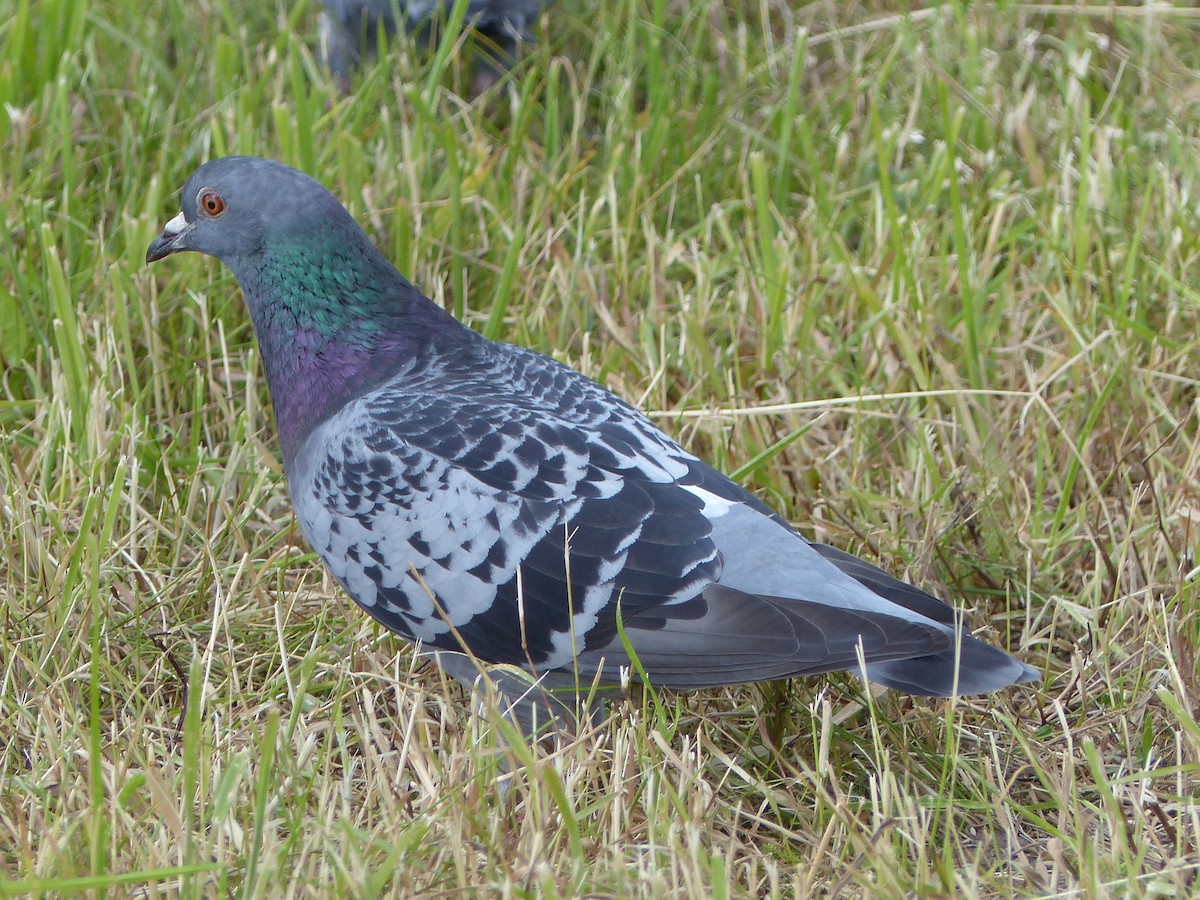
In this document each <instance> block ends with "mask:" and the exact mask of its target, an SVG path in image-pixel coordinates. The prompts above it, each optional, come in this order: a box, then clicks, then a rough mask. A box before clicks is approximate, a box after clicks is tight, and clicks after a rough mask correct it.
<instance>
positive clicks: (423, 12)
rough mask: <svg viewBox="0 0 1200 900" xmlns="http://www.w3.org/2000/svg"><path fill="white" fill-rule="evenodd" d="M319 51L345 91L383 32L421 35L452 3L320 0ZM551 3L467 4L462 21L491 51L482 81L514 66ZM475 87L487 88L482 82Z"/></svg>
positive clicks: (491, 0) (473, 0) (505, 0)
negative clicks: (321, 7)
mask: <svg viewBox="0 0 1200 900" xmlns="http://www.w3.org/2000/svg"><path fill="white" fill-rule="evenodd" d="M322 2H323V5H324V10H323V12H322V13H321V23H320V30H321V48H322V52H323V53H324V56H325V62H326V64H327V65H328V66H329V70H330V72H331V73H332V74H333V75H334V77H335V78H337V79H338V81H339V82H340V83H341V84H342V85H343V87H346V86H348V85H349V83H350V73H351V71H353V70H354V69H355V68H356V67H357V66H358V65H359V64H360V63H361V61H362V56H363V52H364V51H368V52H369V51H371V50H373V49H374V48H375V47H377V46H378V42H379V36H380V33H381V32H382V33H383V35H384V36H385V37H390V36H391V35H393V34H395V33H396V32H397V31H406V32H412V33H414V34H417V35H418V36H420V37H424V36H425V35H427V34H428V32H429V29H430V26H431V23H432V22H433V21H434V20H435V19H436V17H438V16H446V15H449V14H450V13H451V11H452V10H453V8H454V0H322ZM550 2H552V0H470V2H469V3H468V4H467V11H466V22H467V23H468V24H469V25H471V26H472V27H473V28H474V29H475V30H476V31H477V32H478V33H479V34H480V35H482V36H484V37H485V38H487V40H488V41H489V42H490V43H491V44H492V45H493V49H494V51H495V55H494V59H493V60H492V64H488V65H485V67H484V69H483V70H482V73H481V74H482V76H483V78H481V79H480V80H481V81H484V80H486V79H489V78H490V79H493V80H494V79H495V78H497V77H499V75H500V74H502V73H503V71H504V70H505V69H507V68H508V66H510V65H511V64H512V62H513V61H514V60H515V59H516V57H517V49H518V47H519V46H520V44H521V43H524V42H528V41H531V40H533V32H532V29H533V25H534V23H535V22H536V21H537V18H538V15H539V14H540V13H541V11H542V8H543V7H544V6H546V5H547V4H549V3H550ZM478 87H486V84H480V85H478Z"/></svg>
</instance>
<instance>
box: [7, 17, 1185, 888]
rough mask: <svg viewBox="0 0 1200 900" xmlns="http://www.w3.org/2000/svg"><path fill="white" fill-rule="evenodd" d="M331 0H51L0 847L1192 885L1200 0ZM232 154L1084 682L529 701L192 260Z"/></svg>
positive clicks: (270, 861) (306, 866)
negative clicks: (473, 19) (312, 458)
mask: <svg viewBox="0 0 1200 900" xmlns="http://www.w3.org/2000/svg"><path fill="white" fill-rule="evenodd" d="M317 6H318V4H317V3H316V0H309V2H308V3H307V4H305V3H300V4H298V5H296V6H294V7H285V6H280V5H269V4H267V5H262V4H259V5H254V4H249V5H248V4H240V5H238V4H228V3H225V2H223V0H213V2H211V3H200V4H197V3H182V2H180V0H167V2H165V3H163V4H161V9H159V7H155V9H156V14H154V15H147V14H146V12H145V9H144V8H143V7H142V6H139V5H135V4H133V3H130V2H129V0H93V2H91V3H84V2H82V0H42V2H40V3H36V4H35V3H31V2H29V0H18V2H17V8H16V10H17V11H16V15H15V16H13V17H12V18H10V19H9V20H7V21H6V22H3V23H0V43H2V44H3V46H4V52H3V55H2V56H0V104H2V105H0V110H2V112H0V199H2V202H0V211H2V214H3V217H4V228H5V231H6V233H7V235H8V240H7V241H3V242H0V358H2V360H3V382H2V386H3V392H2V396H0V439H2V440H3V442H4V445H5V447H6V449H7V452H6V453H4V454H2V455H0V534H2V535H3V539H2V540H0V603H2V608H0V895H4V896H8V895H20V896H25V895H31V896H60V895H66V894H71V893H75V892H81V893H82V892H87V893H90V894H93V895H124V894H129V893H136V894H138V895H139V896H152V895H153V896H159V895H176V894H179V895H184V896H217V895H219V896H226V895H230V894H235V895H238V896H248V897H249V896H280V895H334V896H343V895H344V896H363V897H370V896H379V895H390V896H396V895H414V896H415V895H422V896H444V895H455V896H457V895H461V894H468V895H476V894H478V895H485V896H492V895H498V896H499V895H502V896H517V897H526V896H529V897H533V896H536V897H559V896H561V897H575V896H581V895H592V896H615V897H642V896H645V897H659V896H679V897H699V896H712V897H750V896H756V897H757V896H781V897H782V896H804V895H808V894H811V893H815V892H821V893H826V894H831V895H869V896H911V895H914V894H922V895H923V894H934V895H946V896H950V895H953V896H996V895H1010V894H1017V895H1021V896H1035V897H1036V896H1050V895H1054V896H1075V895H1086V896H1096V895H1126V896H1148V895H1158V894H1164V893H1174V894H1187V893H1189V892H1190V891H1191V890H1192V889H1193V887H1192V886H1193V884H1194V881H1195V873H1196V871H1197V866H1200V850H1198V847H1200V807H1198V805H1197V802H1196V800H1195V799H1194V798H1195V797H1196V795H1197V792H1198V791H1200V762H1198V760H1200V725H1198V724H1197V715H1196V710H1197V709H1198V708H1200V672H1198V668H1197V652H1198V644H1200V615H1198V612H1197V609H1198V606H1197V604H1198V600H1200V596H1198V592H1200V587H1198V585H1197V578H1198V571H1200V570H1198V569H1197V562H1196V550H1197V545H1198V543H1200V537H1198V528H1197V526H1200V445H1198V443H1197V439H1196V435H1197V429H1198V428H1200V421H1198V418H1200V398H1198V393H1197V387H1198V385H1200V381H1198V379H1200V372H1198V371H1197V364H1196V360H1197V358H1198V356H1197V342H1196V334H1197V332H1198V331H1200V294H1198V293H1197V291H1196V289H1195V288H1194V287H1193V285H1194V284H1195V283H1196V282H1197V277H1196V273H1197V266H1198V264H1200V230H1198V228H1197V216H1198V214H1197V206H1196V198H1197V196H1200V166H1198V163H1197V154H1196V149H1195V148H1196V146H1197V139H1198V138H1200V104H1198V103H1197V99H1198V98H1200V94H1198V93H1197V88H1196V85H1197V84H1198V83H1200V80H1198V76H1200V49H1198V48H1200V42H1198V41H1197V36H1198V35H1197V29H1198V28H1200V20H1198V19H1197V17H1196V16H1195V15H1194V11H1193V10H1190V9H1179V10H1171V9H1168V8H1166V7H1164V6H1154V7H1150V6H1143V5H1136V6H1130V7H1124V8H1118V9H1109V8H1107V7H1104V8H1101V7H1099V6H1095V7H1088V6H1079V5H1074V4H1070V5H1063V6H1057V5H1022V4H1018V3H994V4H991V3H975V4H957V3H950V4H945V5H937V6H930V7H920V8H914V9H913V10H912V11H911V12H910V13H904V12H903V11H902V9H901V10H898V9H896V8H893V7H892V6H891V5H890V4H883V3H873V2H847V3H827V2H817V3H811V4H792V3H786V2H784V0H760V2H754V3H750V2H727V3H720V2H717V0H694V2H689V3H684V2H678V0H614V2H610V3H603V4H601V3H591V4H578V5H575V4H567V3H563V4H560V5H558V6H556V7H554V8H552V9H551V10H550V12H548V13H547V15H546V16H545V19H544V24H545V29H544V35H543V38H542V39H541V40H540V41H539V43H538V44H537V46H536V47H534V48H532V49H531V51H530V52H529V53H528V54H527V56H526V58H525V59H524V60H523V61H522V62H521V63H520V65H519V66H518V68H517V70H516V72H515V73H514V76H513V78H512V80H511V82H510V83H509V84H508V85H506V86H505V87H503V88H501V89H499V90H496V91H494V92H492V93H489V94H487V95H485V96H483V97H481V98H477V99H475V100H469V99H463V98H462V95H463V93H465V86H466V85H469V84H470V72H469V71H468V68H469V66H468V65H467V64H466V63H465V62H464V59H469V54H464V53H460V52H457V50H458V48H455V47H450V46H446V47H445V48H444V50H443V52H441V53H439V54H431V53H425V52H422V50H421V49H420V48H416V47H412V46H408V45H404V44H403V43H401V44H399V45H396V46H394V47H393V48H392V49H391V52H390V54H389V57H388V59H387V60H386V61H385V62H384V63H383V64H381V65H374V66H371V67H369V68H368V69H367V70H365V71H364V72H362V73H361V75H360V77H359V78H358V79H357V90H356V92H355V93H354V94H353V95H352V96H348V97H340V96H337V95H335V94H334V93H332V92H331V90H330V86H329V84H328V83H327V81H326V79H325V78H324V77H323V76H322V74H321V72H320V69H319V65H318V63H317V62H316V60H315V57H314V41H315V37H314V35H315V15H316V12H317V9H316V8H317ZM903 6H904V4H901V5H900V7H901V8H902V7H903ZM451 50H454V51H455V52H450V51H451ZM231 152H246V153H254V154H259V155H266V156H271V157H276V158H279V159H282V160H284V161H286V162H288V163H291V164H293V165H297V166H300V167H301V168H304V169H306V170H307V171H309V172H311V173H312V174H314V175H315V176H317V177H318V178H320V179H321V180H323V181H324V182H325V183H326V184H327V185H328V186H329V187H330V188H331V189H332V190H333V191H334V192H335V193H336V194H337V195H338V196H339V197H342V198H344V199H345V201H346V203H347V205H348V206H349V208H350V209H351V211H352V212H353V213H354V215H355V216H356V217H357V218H358V219H359V221H360V222H362V223H363V224H364V226H365V227H366V228H367V229H368V232H369V233H370V234H371V236H372V237H373V238H374V239H375V240H376V241H377V242H378V243H379V245H380V246H381V247H383V248H384V249H385V251H386V252H387V254H388V255H389V256H390V257H391V258H392V259H393V260H394V261H395V262H396V263H397V265H398V266H399V267H400V268H401V269H402V270H403V271H405V272H406V273H407V274H409V275H410V276H411V277H412V278H413V280H414V281H415V282H416V283H417V284H419V285H422V286H423V287H424V288H425V290H426V291H427V292H428V293H429V294H430V295H431V296H433V297H434V298H435V299H436V300H437V301H438V302H440V303H442V304H444V305H445V306H447V307H448V308H450V309H453V310H454V311H455V312H456V313H457V314H458V315H460V316H462V317H463V318H465V319H466V320H467V321H469V322H470V323H471V324H472V325H474V326H475V327H478V328H480V329H482V330H485V331H486V332H487V333H489V334H491V335H494V336H498V337H503V338H505V339H507V340H511V341H514V342H518V343H523V344H529V345H532V346H534V347H537V348H539V349H541V350H544V351H547V352H551V353H553V354H555V355H556V356H558V357H559V358H562V359H564V360H567V361H569V362H570V363H571V364H573V365H575V366H577V367H578V368H580V369H582V370H583V371H584V372H586V373H587V374H589V375H591V376H592V377H594V378H596V379H598V380H600V381H602V382H604V383H605V384H607V385H609V386H610V387H611V388H612V389H613V390H615V391H617V392H618V393H620V394H621V395H623V396H625V397H627V398H629V399H631V400H633V401H635V402H637V403H638V404H639V405H640V406H642V407H643V408H645V409H646V410H648V411H649V412H650V413H651V415H653V416H655V417H656V418H657V420H658V421H659V422H660V423H661V424H662V426H663V427H664V428H665V429H667V430H668V431H670V432H671V433H673V434H674V435H676V436H677V437H678V438H679V439H680V440H681V441H682V442H683V443H684V444H685V445H687V446H688V447H689V448H691V449H693V450H694V451H695V452H697V453H699V454H700V455H702V456H704V457H707V458H709V459H711V460H712V461H713V462H714V463H715V464H716V465H718V466H719V467H721V468H722V469H724V470H725V471H728V472H731V473H736V474H737V477H738V478H739V479H740V480H742V481H743V482H744V483H746V484H747V485H749V486H750V487H752V488H753V489H754V490H755V491H757V492H758V493H759V494H760V495H761V496H763V497H764V498H765V499H766V500H767V501H768V502H770V503H772V504H773V505H775V506H777V507H778V508H779V509H780V510H782V511H783V512H784V514H786V515H787V516H788V517H789V518H790V519H792V520H793V521H795V522H797V523H798V524H799V525H800V526H801V527H802V528H803V529H804V530H805V532H806V533H807V534H809V535H811V536H815V537H816V538H819V539H821V540H825V541H828V542H830V543H833V544H836V545H838V546H842V547H845V548H847V549H850V550H852V551H855V552H858V553H860V554H862V555H864V556H866V557H867V558H868V559H871V560H873V561H876V562H879V563H880V564H882V565H884V566H886V567H888V568H890V569H892V570H894V571H897V572H898V573H901V574H903V575H905V576H906V577H908V578H910V579H912V580H914V581H916V582H918V583H920V584H922V585H926V586H928V587H930V588H932V589H935V590H937V591H939V592H940V593H941V594H943V595H944V596H946V597H949V598H952V599H953V600H954V601H955V602H956V603H959V604H960V605H962V606H963V607H964V608H965V609H966V610H967V611H968V612H969V615H970V621H971V623H972V624H973V625H974V626H976V627H977V628H979V629H982V630H983V632H984V633H985V634H986V635H987V637H988V639H989V640H992V641H994V642H996V643H1000V644H1003V645H1006V646H1008V647H1010V648H1011V649H1013V651H1014V652H1016V653H1018V654H1019V655H1020V656H1022V658H1024V659H1025V660H1027V661H1028V662H1030V663H1031V664H1033V665H1036V666H1037V667H1038V668H1039V670H1041V671H1042V672H1043V673H1044V680H1043V681H1042V682H1041V683H1040V684H1038V685H1034V686H1031V687H1029V688H1023V689H1019V690H1013V691H1010V692H1007V693H1004V694H1000V695H996V696H993V697H989V698H984V699H971V700H962V701H958V702H954V703H950V702H926V701H920V700H913V699H910V698H905V697H903V696H900V695H896V694H889V693H881V694H877V695H872V694H868V693H864V689H863V687H862V686H861V684H860V683H859V682H858V681H857V680H856V679H854V678H852V677H848V676H836V677H829V678H822V679H814V680H808V681H796V682H790V683H780V684H770V685H762V686H755V687H746V688H739V689H731V690H726V691H712V692H706V693H702V694H698V695H687V696H678V695H668V694H662V695H659V696H657V697H652V696H649V695H642V694H635V695H633V696H631V697H630V698H629V700H628V701H627V702H626V703H625V705H624V706H623V707H622V708H621V709H620V710H619V712H620V715H619V716H617V717H615V718H614V719H613V720H612V721H609V722H607V723H604V724H603V725H600V726H597V727H596V728H595V729H591V730H587V731H585V732H584V733H582V734H580V735H579V736H578V738H577V739H575V740H572V741H564V742H562V743H561V744H560V745H559V746H557V747H555V748H553V749H539V750H538V751H536V752H535V751H532V750H529V749H527V748H519V747H513V746H510V745H509V744H508V743H506V742H505V740H504V739H503V736H502V734H501V731H502V728H501V727H500V723H498V722H497V721H496V719H495V717H494V715H483V716H476V715H473V714H472V712H471V704H470V703H469V702H468V701H467V700H466V699H465V698H464V697H463V696H462V695H461V693H460V692H459V690H458V689H457V688H456V687H454V686H453V685H448V684H446V683H444V681H443V680H442V679H441V678H440V677H439V675H438V674H437V673H436V672H435V671H431V670H430V669H429V668H428V667H426V666H425V665H423V664H422V663H421V662H420V661H418V660H416V659H414V657H413V656H412V654H411V652H410V649H409V647H408V646H406V645H405V644H404V643H403V642H401V641H399V640H396V639H393V638H392V637H390V636H389V635H387V634H385V633H381V632H380V630H379V629H378V628H377V627H375V626H373V625H372V624H371V623H370V622H369V621H368V620H367V618H366V617H365V616H363V615H361V614H360V613H358V612H357V611H356V610H355V609H354V608H353V607H352V605H351V604H350V603H349V601H348V600H347V599H346V598H345V597H344V596H343V595H342V594H341V593H340V591H339V590H338V589H337V588H336V586H335V585H334V584H333V583H332V582H331V581H330V580H329V579H328V578H327V577H326V576H325V575H324V574H323V573H322V571H321V569H320V567H319V565H317V563H316V561H315V559H314V557H313V555H312V554H311V553H310V552H309V551H308V549H307V548H306V547H305V545H304V544H303V541H302V539H301V537H300V535H299V533H298V531H297V529H296V527H295V523H294V521H293V518H292V514H291V511H290V506H289V502H288V499H287V495H286V488H285V485H284V482H283V477H282V472H281V468H280V464H279V461H278V457H277V455H276V452H275V440H274V432H273V426H272V423H271V419H270V412H269V405H268V398H267V394H266V385H265V383H264V381H263V379H262V377H261V372H260V368H259V363H258V359H257V351H256V348H255V346H254V343H253V336H252V333H251V328H250V324H249V320H248V317H247V315H246V313H245V311H244V309H243V308H242V305H241V301H240V299H239V298H238V296H237V290H236V286H235V284H234V283H233V281H232V279H231V277H230V276H229V274H228V273H227V272H226V271H225V270H224V269H222V268H221V267H219V266H218V265H217V264H215V263H213V262H212V261H210V260H207V259H203V258H201V257H198V256H187V257H179V258H177V259H175V260H173V261H172V264H171V265H170V266H165V267H155V268H154V269H147V268H146V267H145V266H144V264H143V256H144V252H145V248H146V245H147V243H148V242H149V241H150V239H151V238H152V237H153V236H154V235H155V234H157V232H158V230H159V228H160V227H161V225H162V224H163V223H164V222H165V221H166V219H167V218H169V217H170V216H172V215H174V214H175V212H176V211H177V210H178V195H177V192H178V189H179V188H180V187H181V186H182V184H183V183H184V181H185V180H186V178H187V176H188V174H189V173H190V172H191V170H192V169H193V168H194V167H195V166H196V165H198V164H199V163H200V162H202V161H203V160H205V159H207V158H210V157H212V156H216V155H220V154H224V153H231ZM501 782H503V783H504V784H506V785H507V786H508V787H507V789H501V788H500V787H499V786H498V785H499V784H500V783H501Z"/></svg>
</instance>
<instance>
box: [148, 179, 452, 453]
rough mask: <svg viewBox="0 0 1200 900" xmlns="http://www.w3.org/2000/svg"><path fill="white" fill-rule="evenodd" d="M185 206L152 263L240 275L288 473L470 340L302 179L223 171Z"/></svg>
mask: <svg viewBox="0 0 1200 900" xmlns="http://www.w3.org/2000/svg"><path fill="white" fill-rule="evenodd" d="M181 206H182V210H181V212H180V213H179V215H177V216H176V217H175V218H173V219H171V221H169V222H168V223H167V224H166V226H165V227H164V228H163V231H162V234H160V235H159V236H158V237H157V238H155V240H154V241H153V242H152V243H151V244H150V246H149V247H148V248H147V249H146V261H147V262H154V261H155V260H159V259H163V258H164V257H167V256H170V255H171V254H173V253H179V252H181V251H184V250H194V251H196V252H198V253H206V254H208V255H209V256H214V257H216V258H217V259H219V260H220V261H221V262H223V263H224V264H225V265H227V266H228V267H229V268H230V270H232V272H233V274H234V277H236V278H237V281H238V285H239V286H240V287H241V289H242V295H243V296H244V297H245V300H246V305H247V306H248V307H249V309H250V317H251V318H252V319H253V320H254V331H255V334H256V336H257V337H258V342H259V345H260V347H261V348H262V361H263V368H264V370H265V372H266V375H267V383H268V386H269V387H270V390H271V399H272V401H273V403H274V406H275V417H276V422H277V424H278V427H279V434H280V441H281V443H282V445H283V452H284V461H285V463H286V462H287V461H288V459H289V456H290V455H291V454H293V453H294V452H296V450H297V449H298V447H299V445H300V444H301V443H302V442H303V439H304V438H305V437H306V436H307V435H308V433H309V432H311V430H312V429H313V428H314V427H315V426H316V425H317V424H319V423H320V422H322V421H324V419H326V418H328V417H329V416H330V415H332V414H333V413H335V412H336V411H337V410H338V409H340V408H341V406H343V405H344V404H346V403H348V402H350V401H351V400H353V399H354V398H355V397H358V396H361V395H362V394H363V393H365V392H366V391H368V390H370V389H371V388H372V387H374V386H376V385H378V384H380V383H382V382H384V381H386V380H387V379H388V378H390V377H391V376H392V375H393V374H394V373H395V372H396V370H397V368H398V367H400V366H401V365H403V364H404V363H405V361H406V360H409V359H411V358H412V357H413V355H414V354H415V353H417V352H420V351H421V350H423V349H427V348H428V347H430V346H434V345H440V344H442V343H443V342H445V341H446V340H447V339H449V341H450V342H451V343H453V341H454V340H456V339H458V340H461V339H462V338H461V332H464V331H466V330H467V329H465V328H463V326H461V325H459V324H458V322H457V321H456V320H455V319H453V318H452V317H451V316H449V315H448V314H447V313H446V312H444V311H443V310H442V309H441V308H440V307H439V306H437V305H436V304H435V303H433V302H432V301H431V300H429V299H427V298H426V297H424V296H423V295H422V294H421V293H420V291H418V290H417V289H416V288H414V287H413V286H412V284H410V283H409V282H408V280H407V279H406V278H405V277H404V276H403V275H401V274H400V273H399V272H398V271H396V269H395V268H394V267H393V266H392V265H391V263H389V262H388V261H387V259H386V258H385V257H384V256H383V254H381V253H380V252H379V251H378V250H377V249H376V248H375V246H374V244H372V243H371V241H370V239H369V238H368V237H367V236H366V234H364V233H363V231H362V229H361V228H359V227H358V224H357V223H356V222H355V221H354V219H353V218H352V217H351V216H350V214H349V213H348V212H346V210H345V208H344V207H343V206H342V204H341V203H339V202H338V200H337V199H336V198H335V197H334V196H333V195H332V194H330V193H329V191H327V190H325V188H324V187H322V186H321V184H320V183H319V182H317V181H316V180H314V179H313V178H310V177H309V176H307V175H305V174H304V173H303V172H299V171H297V170H295V169H292V168H290V167H288V166H285V165H283V164H282V163H277V162H273V161H271V160H266V159H257V158H254V157H248V156H229V157H225V158H223V159H215V160H212V161H211V162H207V163H205V164H204V165H202V166H201V167H200V168H199V169H197V170H196V171H195V173H194V174H193V175H192V177H191V178H189V179H188V182H187V184H186V185H185V186H184V189H183V197H182V203H181ZM468 339H469V338H468Z"/></svg>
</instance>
